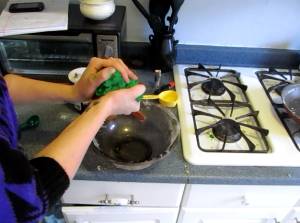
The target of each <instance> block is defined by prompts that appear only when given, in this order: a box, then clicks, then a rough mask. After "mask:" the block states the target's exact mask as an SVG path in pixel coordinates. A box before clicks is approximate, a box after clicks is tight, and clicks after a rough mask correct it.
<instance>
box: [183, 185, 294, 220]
mask: <svg viewBox="0 0 300 223" xmlns="http://www.w3.org/2000/svg"><path fill="white" fill-rule="evenodd" d="M299 200H300V187H296V186H246V185H199V184H197V185H187V186H186V189H185V192H184V196H183V202H182V207H181V209H180V214H179V218H178V223H185V222H187V223H217V222H222V223H223V222H228V223H229V222H231V223H278V222H280V223H285V221H286V220H285V219H286V217H287V214H288V213H289V212H290V210H291V209H292V208H293V207H294V206H295V205H296V204H297V203H298V202H299ZM293 223H294V222H293ZM299 223H300V222H299Z"/></svg>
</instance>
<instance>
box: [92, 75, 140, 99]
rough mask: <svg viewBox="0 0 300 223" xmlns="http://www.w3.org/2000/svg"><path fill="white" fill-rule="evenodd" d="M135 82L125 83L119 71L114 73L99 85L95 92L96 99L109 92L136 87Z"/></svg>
mask: <svg viewBox="0 0 300 223" xmlns="http://www.w3.org/2000/svg"><path fill="white" fill-rule="evenodd" d="M137 83H138V81H137V80H130V81H129V82H128V83H126V82H125V81H124V79H123V77H122V75H121V73H120V72H119V71H116V72H115V73H114V74H113V75H112V76H111V77H110V78H109V79H108V80H106V81H104V82H103V83H102V84H100V85H99V86H98V87H97V89H96V92H95V95H96V96H97V97H100V96H103V95H105V94H107V93H108V92H110V91H115V90H119V89H122V88H131V87H133V86H135V85H137Z"/></svg>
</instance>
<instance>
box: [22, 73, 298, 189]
mask: <svg viewBox="0 0 300 223" xmlns="http://www.w3.org/2000/svg"><path fill="white" fill-rule="evenodd" d="M137 73H138V74H140V79H141V81H142V82H144V83H145V84H146V85H148V86H153V82H154V78H153V73H152V72H149V71H137ZM171 78H172V75H171V74H170V73H167V74H163V78H162V79H163V82H167V81H168V80H169V79H171ZM148 89H149V90H151V88H148ZM173 111H174V112H175V113H176V109H174V110H173ZM17 113H18V116H19V120H20V122H23V121H24V120H25V119H26V118H28V117H29V116H30V115H32V114H37V115H39V116H40V118H41V123H40V126H39V127H38V128H37V129H34V130H27V131H25V132H23V133H22V136H21V140H20V143H21V145H22V146H23V148H24V152H25V154H26V155H27V156H28V157H29V158H30V157H32V156H33V154H34V153H36V152H37V151H38V150H40V149H41V148H43V146H44V145H46V144H47V143H49V142H51V140H52V139H54V138H55V137H56V136H57V135H58V134H59V132H60V131H61V130H62V129H63V128H64V127H66V126H67V125H68V123H70V121H71V120H73V119H74V118H75V117H76V116H77V115H78V113H77V112H76V111H75V110H74V109H73V107H72V106H68V105H66V104H54V105H49V104H36V105H31V106H28V105H27V106H18V107H17ZM75 179H78V180H79V179H80V180H97V181H123V182H161V183H203V184H266V185H300V168H288V167H228V166H226V167H225V166H224V167H223V166H195V165H191V164H189V163H187V162H186V161H185V160H184V158H183V154H182V148H181V143H180V139H178V141H177V145H176V146H175V148H174V149H173V150H172V151H171V152H170V154H169V155H168V156H167V157H166V158H165V159H163V160H161V161H159V162H157V163H155V164H154V165H152V166H151V167H149V168H146V169H143V170H138V171H127V170H121V169H117V168H116V167H114V166H113V165H112V164H111V163H110V162H109V161H108V160H106V159H105V158H104V157H103V156H102V155H99V154H98V153H96V152H95V151H94V149H93V145H91V146H90V148H89V150H88V152H87V153H86V155H85V157H84V160H83V162H82V164H81V166H80V168H79V170H78V172H77V174H76V176H75Z"/></svg>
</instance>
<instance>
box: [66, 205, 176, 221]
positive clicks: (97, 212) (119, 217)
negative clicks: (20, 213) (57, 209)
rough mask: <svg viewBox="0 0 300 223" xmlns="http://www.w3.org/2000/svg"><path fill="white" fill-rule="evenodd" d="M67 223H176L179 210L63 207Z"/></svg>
mask: <svg viewBox="0 0 300 223" xmlns="http://www.w3.org/2000/svg"><path fill="white" fill-rule="evenodd" d="M62 212H63V214H64V218H65V220H66V222H67V223H74V222H76V223H122V222H126V223H128V222H133V223H176V219H177V214H178V208H141V207H105V206H101V207H84V206H78V207H63V208H62Z"/></svg>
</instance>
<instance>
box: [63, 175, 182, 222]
mask: <svg viewBox="0 0 300 223" xmlns="http://www.w3.org/2000/svg"><path fill="white" fill-rule="evenodd" d="M184 187H185V185H184V184H164V183H125V182H103V181H82V180H74V181H72V182H71V184H70V187H69V189H68V190H67V191H66V193H65V194H64V196H63V198H62V202H63V208H62V212H63V214H64V217H65V219H66V221H67V222H82V223H83V222H84V223H86V222H90V223H96V222H98V223H102V222H103V223H104V222H105V223H109V222H113V223H118V222H120V223H121V222H135V223H151V222H153V223H176V220H177V216H178V212H179V207H180V203H181V200H182V196H183V191H184ZM74 205H76V206H74Z"/></svg>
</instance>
